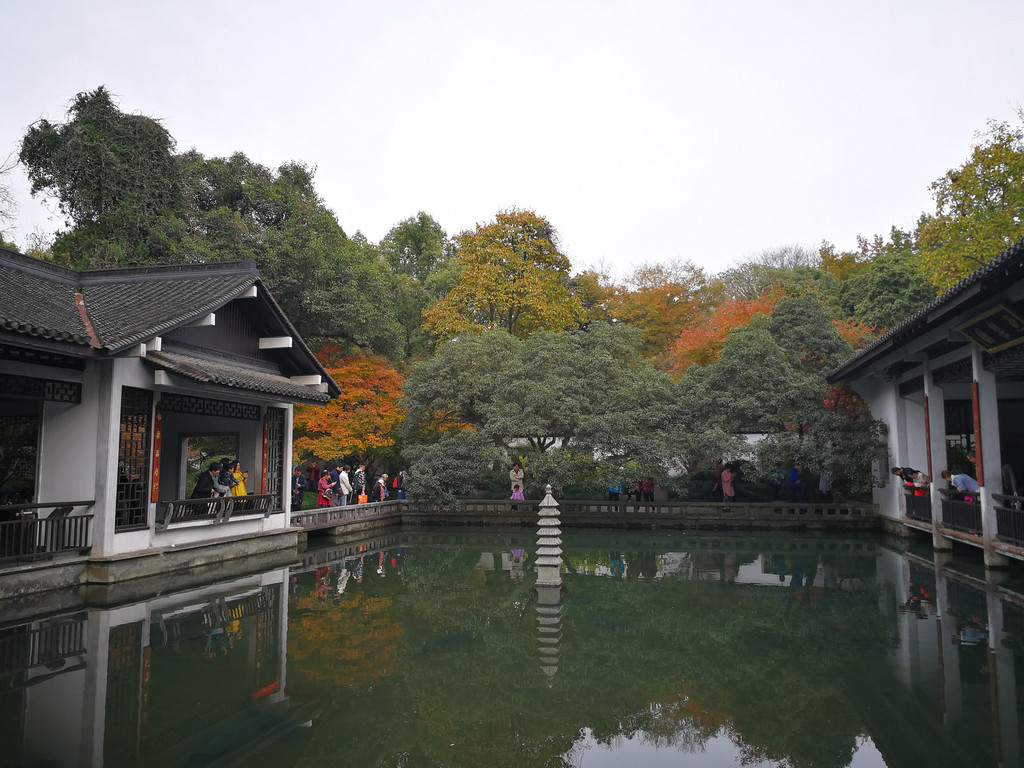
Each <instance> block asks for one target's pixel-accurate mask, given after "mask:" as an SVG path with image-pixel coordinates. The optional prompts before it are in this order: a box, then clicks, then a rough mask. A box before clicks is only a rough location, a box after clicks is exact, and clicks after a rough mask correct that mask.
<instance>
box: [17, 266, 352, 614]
mask: <svg viewBox="0 0 1024 768" xmlns="http://www.w3.org/2000/svg"><path fill="white" fill-rule="evenodd" d="M337 394H339V389H338V387H337V384H335V382H334V381H333V380H332V379H331V378H330V376H329V375H328V374H327V372H326V371H325V370H324V369H323V367H322V366H321V365H320V364H319V363H318V362H317V360H316V359H315V358H314V356H313V355H312V353H311V352H310V350H309V349H308V348H307V347H306V345H305V343H304V342H303V341H302V339H301V338H300V337H299V335H298V333H297V332H296V331H295V328H294V327H293V326H292V324H291V323H290V322H289V320H288V318H287V317H285V315H284V313H283V312H282V311H281V308H280V307H279V306H278V305H277V303H276V302H275V301H274V299H273V297H272V296H271V295H270V292H269V291H268V290H267V288H266V287H265V286H264V284H263V283H262V282H261V280H260V276H259V272H258V271H257V269H256V267H255V265H254V264H253V263H252V262H235V263H219V264H192V265H182V266H163V267H146V268H133V269H110V270H86V271H76V270H71V269H66V268H63V267H58V266H55V265H53V264H50V263H48V262H45V261H41V260H38V259H34V258H30V257H27V256H23V255H21V254H17V253H13V252H10V251H6V250H2V249H0V596H4V595H11V594H18V593H23V592H27V591H34V590H38V589H49V588H56V587H59V586H64V585H68V584H75V583H81V582H88V583H111V582H117V581H122V580H125V579H131V578H135V577H142V576H146V575H150V574H153V573H160V572H167V571H174V570H180V569H185V568H189V567H191V566H195V565H200V564H204V563H209V562H219V561H223V560H228V559H231V558H241V557H246V556H248V555H252V554H255V553H260V552H266V551H269V550H274V549H285V548H290V547H293V546H294V545H295V543H296V540H297V532H296V531H295V529H293V528H291V526H290V525H289V515H288V513H289V501H290V494H289V493H288V484H289V476H290V474H291V469H290V465H291V439H292V434H291V425H292V407H293V405H294V404H296V403H318V404H324V403H326V402H328V400H329V399H330V398H331V397H333V396H336V395H337ZM223 457H227V458H231V459H237V460H239V461H240V464H241V469H242V470H244V471H245V472H246V473H247V480H246V484H247V491H248V493H247V494H246V495H244V496H234V497H229V498H223V499H213V498H209V497H208V498H205V499H193V500H190V499H189V496H190V495H191V492H192V489H193V487H194V486H195V483H196V481H197V478H198V477H199V476H200V474H201V473H202V472H205V471H208V467H209V464H210V463H211V462H212V461H216V460H219V459H221V458H223Z"/></svg>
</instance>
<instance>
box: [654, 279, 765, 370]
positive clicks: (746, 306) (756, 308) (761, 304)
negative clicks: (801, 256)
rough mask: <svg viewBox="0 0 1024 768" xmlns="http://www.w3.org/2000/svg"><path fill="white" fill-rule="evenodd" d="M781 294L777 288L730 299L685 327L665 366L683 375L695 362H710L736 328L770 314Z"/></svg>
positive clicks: (702, 363)
mask: <svg viewBox="0 0 1024 768" xmlns="http://www.w3.org/2000/svg"><path fill="white" fill-rule="evenodd" d="M780 298H782V293H781V292H779V291H775V292H773V293H770V294H768V295H765V296H761V297H758V298H756V299H727V300H726V301H724V302H723V303H722V304H721V306H719V307H718V308H717V309H716V310H715V311H714V312H712V313H711V314H710V315H707V316H706V317H704V318H703V319H702V320H700V321H699V322H696V323H693V324H691V325H689V326H687V327H686V328H684V329H683V331H682V333H680V334H679V335H678V336H677V337H676V339H675V341H674V342H673V343H672V345H671V347H670V348H669V350H668V354H667V355H666V358H665V368H666V370H667V371H668V372H669V373H671V374H673V375H675V376H681V375H682V374H683V373H684V372H685V371H686V369H687V368H689V367H690V365H692V364H693V363H697V364H698V365H709V364H710V363H713V362H715V361H716V360H717V359H718V358H719V356H720V355H721V354H722V347H723V346H724V345H725V340H726V339H727V338H728V337H729V332H730V331H731V330H732V329H733V328H739V327H740V326H742V325H746V324H747V323H749V322H750V320H751V318H753V317H754V316H755V315H761V314H764V315H768V314H771V311H772V307H774V306H775V305H776V303H778V301H779V299H780Z"/></svg>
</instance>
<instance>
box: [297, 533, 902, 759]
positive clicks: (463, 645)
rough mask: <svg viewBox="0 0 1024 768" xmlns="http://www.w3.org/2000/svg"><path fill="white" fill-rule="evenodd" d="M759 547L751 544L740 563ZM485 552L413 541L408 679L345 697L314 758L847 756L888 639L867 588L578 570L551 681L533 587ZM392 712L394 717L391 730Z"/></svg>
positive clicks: (402, 660) (404, 612)
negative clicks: (812, 589) (491, 564)
mask: <svg viewBox="0 0 1024 768" xmlns="http://www.w3.org/2000/svg"><path fill="white" fill-rule="evenodd" d="M592 554H593V553H592ZM643 554H644V553H643V552H642V551H639V552H635V555H636V556H637V557H638V558H639V559H643ZM578 555H579V553H572V552H570V553H569V558H568V559H569V560H570V561H572V562H575V563H576V564H577V566H579V565H580V564H582V563H583V562H585V561H586V560H587V558H586V557H579V556H578ZM692 555H693V557H694V558H697V557H700V558H705V557H706V556H707V559H706V560H704V562H703V564H702V567H703V566H707V567H709V568H712V569H715V570H717V569H719V568H721V567H722V566H723V565H724V564H725V557H726V555H724V554H721V553H703V552H701V553H692ZM756 556H757V555H755V554H752V553H746V552H744V553H740V554H739V555H738V556H736V557H735V558H733V559H734V564H735V562H753V560H754V559H756ZM603 557H604V558H605V559H606V561H608V562H609V565H610V560H609V555H608V551H607V550H605V552H604V555H603ZM628 557H629V556H628V555H627V558H628ZM599 558H600V555H599V554H594V556H593V559H592V560H591V563H592V564H593V563H594V562H595V561H596V560H598V559H599ZM479 560H480V552H479V550H477V551H475V552H474V551H470V550H464V549H452V550H425V549H424V550H414V551H412V552H410V555H409V556H408V558H407V560H406V564H405V570H404V573H403V582H404V583H403V584H402V585H401V587H402V588H401V589H400V590H399V589H396V590H395V591H394V592H393V593H391V594H392V596H393V600H394V603H393V612H392V613H391V615H392V616H394V617H395V620H396V621H397V622H398V623H399V625H400V626H401V629H402V632H403V635H402V637H401V643H400V645H399V646H398V647H397V649H396V651H395V653H396V657H397V659H396V660H397V662H398V665H399V666H398V669H399V670H400V673H399V674H396V675H394V676H391V677H389V678H387V679H386V680H382V681H381V685H380V686H375V687H374V690H373V692H372V693H370V692H369V691H361V692H360V691H357V692H355V693H353V694H351V695H350V694H344V695H340V696H337V697H335V704H336V706H337V707H339V716H343V717H344V718H345V728H344V729H343V730H339V729H333V728H327V729H323V730H322V731H321V735H320V737H319V738H318V739H317V740H316V747H315V754H313V753H307V757H308V758H309V759H310V760H315V759H317V758H318V757H321V758H323V759H325V760H326V759H328V758H329V757H330V755H332V754H338V753H339V750H341V751H344V753H345V754H346V755H347V756H348V758H349V759H351V760H352V761H354V762H360V763H367V764H393V763H395V762H397V761H399V760H400V759H402V758H400V756H399V755H397V754H390V753H389V752H388V750H389V749H390V748H391V746H395V747H402V748H406V747H407V745H414V748H413V747H408V749H407V751H409V750H411V751H410V752H409V755H411V757H410V756H407V757H406V758H404V759H408V760H411V761H415V762H417V763H418V764H442V763H443V764H454V763H453V762H452V761H453V760H454V761H455V762H456V763H458V764H467V765H469V764H481V765H489V766H490V765H493V766H502V765H508V766H527V765H530V766H532V765H551V766H561V765H567V764H569V762H568V761H569V760H571V757H572V753H571V752H570V750H572V748H573V745H574V744H576V743H577V740H578V739H579V737H580V733H581V729H583V728H585V727H586V728H590V729H591V730H592V733H593V736H594V738H595V739H597V740H598V741H599V742H603V743H610V742H611V741H613V740H616V739H621V738H624V737H626V738H629V737H634V738H638V739H640V738H642V739H645V740H648V741H649V742H650V743H654V744H657V745H664V746H672V747H674V748H677V749H681V750H690V751H699V750H701V749H704V748H705V746H706V745H707V743H708V741H709V740H710V739H711V738H715V737H725V738H729V739H730V740H731V741H733V742H734V743H735V744H737V746H738V748H739V749H740V751H741V754H742V755H743V756H744V758H745V759H749V760H753V759H755V757H758V756H760V758H759V759H764V760H772V761H776V762H779V763H782V764H786V765H791V766H811V765H814V766H824V767H825V768H833V767H834V768H842V766H845V765H847V764H848V763H849V761H850V758H851V755H852V754H853V751H854V750H855V748H856V738H857V736H858V735H859V734H861V733H863V732H864V726H863V723H862V721H861V719H860V718H859V716H858V714H857V712H856V711H855V710H854V709H853V708H852V705H851V704H850V702H849V701H848V699H847V697H846V695H845V693H846V688H847V686H848V684H849V682H850V681H851V680H852V679H854V678H856V676H858V675H860V674H862V672H863V669H864V668H865V667H866V666H867V665H868V664H869V662H868V658H871V659H874V658H877V656H878V654H879V650H880V646H881V647H884V646H885V644H886V643H888V642H889V641H890V638H891V636H892V635H891V631H890V627H889V624H891V623H892V619H891V618H887V617H885V616H883V615H882V614H881V612H880V611H879V610H878V593H877V590H876V589H875V588H874V587H873V586H867V587H864V588H861V589H852V590H849V591H845V590H840V589H838V588H832V589H819V590H818V591H819V592H820V594H818V595H817V596H816V597H815V599H812V600H807V599H798V598H797V596H796V595H797V592H799V591H800V590H792V589H788V588H785V589H780V588H777V587H770V586H768V587H765V586H758V585H741V584H736V583H732V582H728V581H721V582H720V583H714V584H709V583H707V582H703V581H694V580H691V578H690V577H687V576H686V575H683V576H681V577H673V578H667V577H666V578H659V579H647V578H644V579H639V578H638V579H629V578H588V577H582V576H576V577H574V576H572V575H569V576H568V577H567V578H566V586H565V589H564V595H563V597H564V600H563V617H564V620H563V622H562V637H561V641H560V649H561V653H560V658H559V671H558V675H557V676H555V677H554V678H552V679H551V680H550V681H549V680H547V679H545V678H544V675H543V673H542V672H541V671H540V665H539V662H538V659H537V652H536V639H535V631H534V628H533V625H532V622H531V621H529V620H528V618H529V612H527V618H525V619H524V618H523V612H522V611H521V610H517V609H516V607H515V606H516V604H519V605H520V606H521V605H523V604H526V603H528V602H529V601H530V600H531V599H532V592H531V590H530V589H529V588H528V587H526V586H525V585H523V584H516V583H515V582H513V581H512V580H510V579H508V578H507V576H505V575H504V574H502V573H500V572H499V573H484V572H482V571H480V570H478V569H477V568H476V565H477V564H478V562H479ZM822 567H823V566H822ZM571 573H572V569H570V574H571ZM528 581H529V580H528ZM395 582H397V580H392V581H389V582H388V586H389V587H391V586H393V585H394V584H395ZM549 685H550V688H548V686H549ZM389 722H400V723H401V727H400V728H398V729H396V730H388V731H387V733H385V732H384V731H382V730H381V729H382V724H383V723H389ZM387 734H390V735H387ZM453 744H455V745H457V746H456V750H457V752H456V751H453V747H452V745H453ZM389 745H390V746H389ZM395 751H396V753H397V752H398V751H400V749H396V750H395ZM410 764H411V762H410Z"/></svg>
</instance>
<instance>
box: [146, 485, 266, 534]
mask: <svg viewBox="0 0 1024 768" xmlns="http://www.w3.org/2000/svg"><path fill="white" fill-rule="evenodd" d="M273 498H274V495H273V494H270V493H256V494H249V495H248V496H220V497H217V498H211V499H174V500H172V501H162V502H160V504H159V506H158V507H157V520H156V529H157V530H158V531H166V530H167V529H168V528H169V527H171V526H172V525H174V524H176V523H187V522H193V521H197V520H209V521H211V522H213V523H215V524H219V523H225V522H227V521H228V520H230V519H231V517H232V515H252V514H257V513H262V514H263V516H264V517H268V516H270V515H271V514H272V513H273V512H274V511H275V510H272V509H271V508H270V505H271V502H272V500H273ZM276 511H277V512H280V511H281V510H276Z"/></svg>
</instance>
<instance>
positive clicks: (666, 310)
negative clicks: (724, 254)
mask: <svg viewBox="0 0 1024 768" xmlns="http://www.w3.org/2000/svg"><path fill="white" fill-rule="evenodd" d="M716 299H717V292H716V291H714V290H713V289H712V286H711V282H710V281H709V280H708V277H707V275H706V274H705V273H704V270H703V269H701V268H700V267H698V266H696V265H695V264H693V263H692V262H688V261H687V262H682V261H674V262H670V263H669V264H667V265H662V264H645V265H643V266H641V267H639V268H637V269H636V270H635V271H634V272H633V273H632V275H630V277H629V280H628V281H627V286H625V287H621V288H619V289H618V290H617V291H615V292H614V294H613V295H612V296H611V297H609V299H608V306H609V309H610V312H611V314H612V316H613V317H615V318H617V319H619V320H622V321H623V322H625V323H626V324H627V325H630V326H633V327H634V328H637V329H639V330H640V332H641V334H643V342H644V348H643V352H644V354H645V355H646V356H647V357H656V356H658V355H660V354H662V353H663V352H665V351H666V350H667V349H668V348H669V347H670V346H671V344H672V341H673V339H674V338H675V336H676V334H678V333H679V330H680V329H681V328H684V327H687V326H689V325H691V324H693V323H697V322H700V320H701V319H703V318H704V317H706V316H707V313H708V311H709V310H710V309H711V307H712V306H713V305H714V304H715V302H716Z"/></svg>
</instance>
